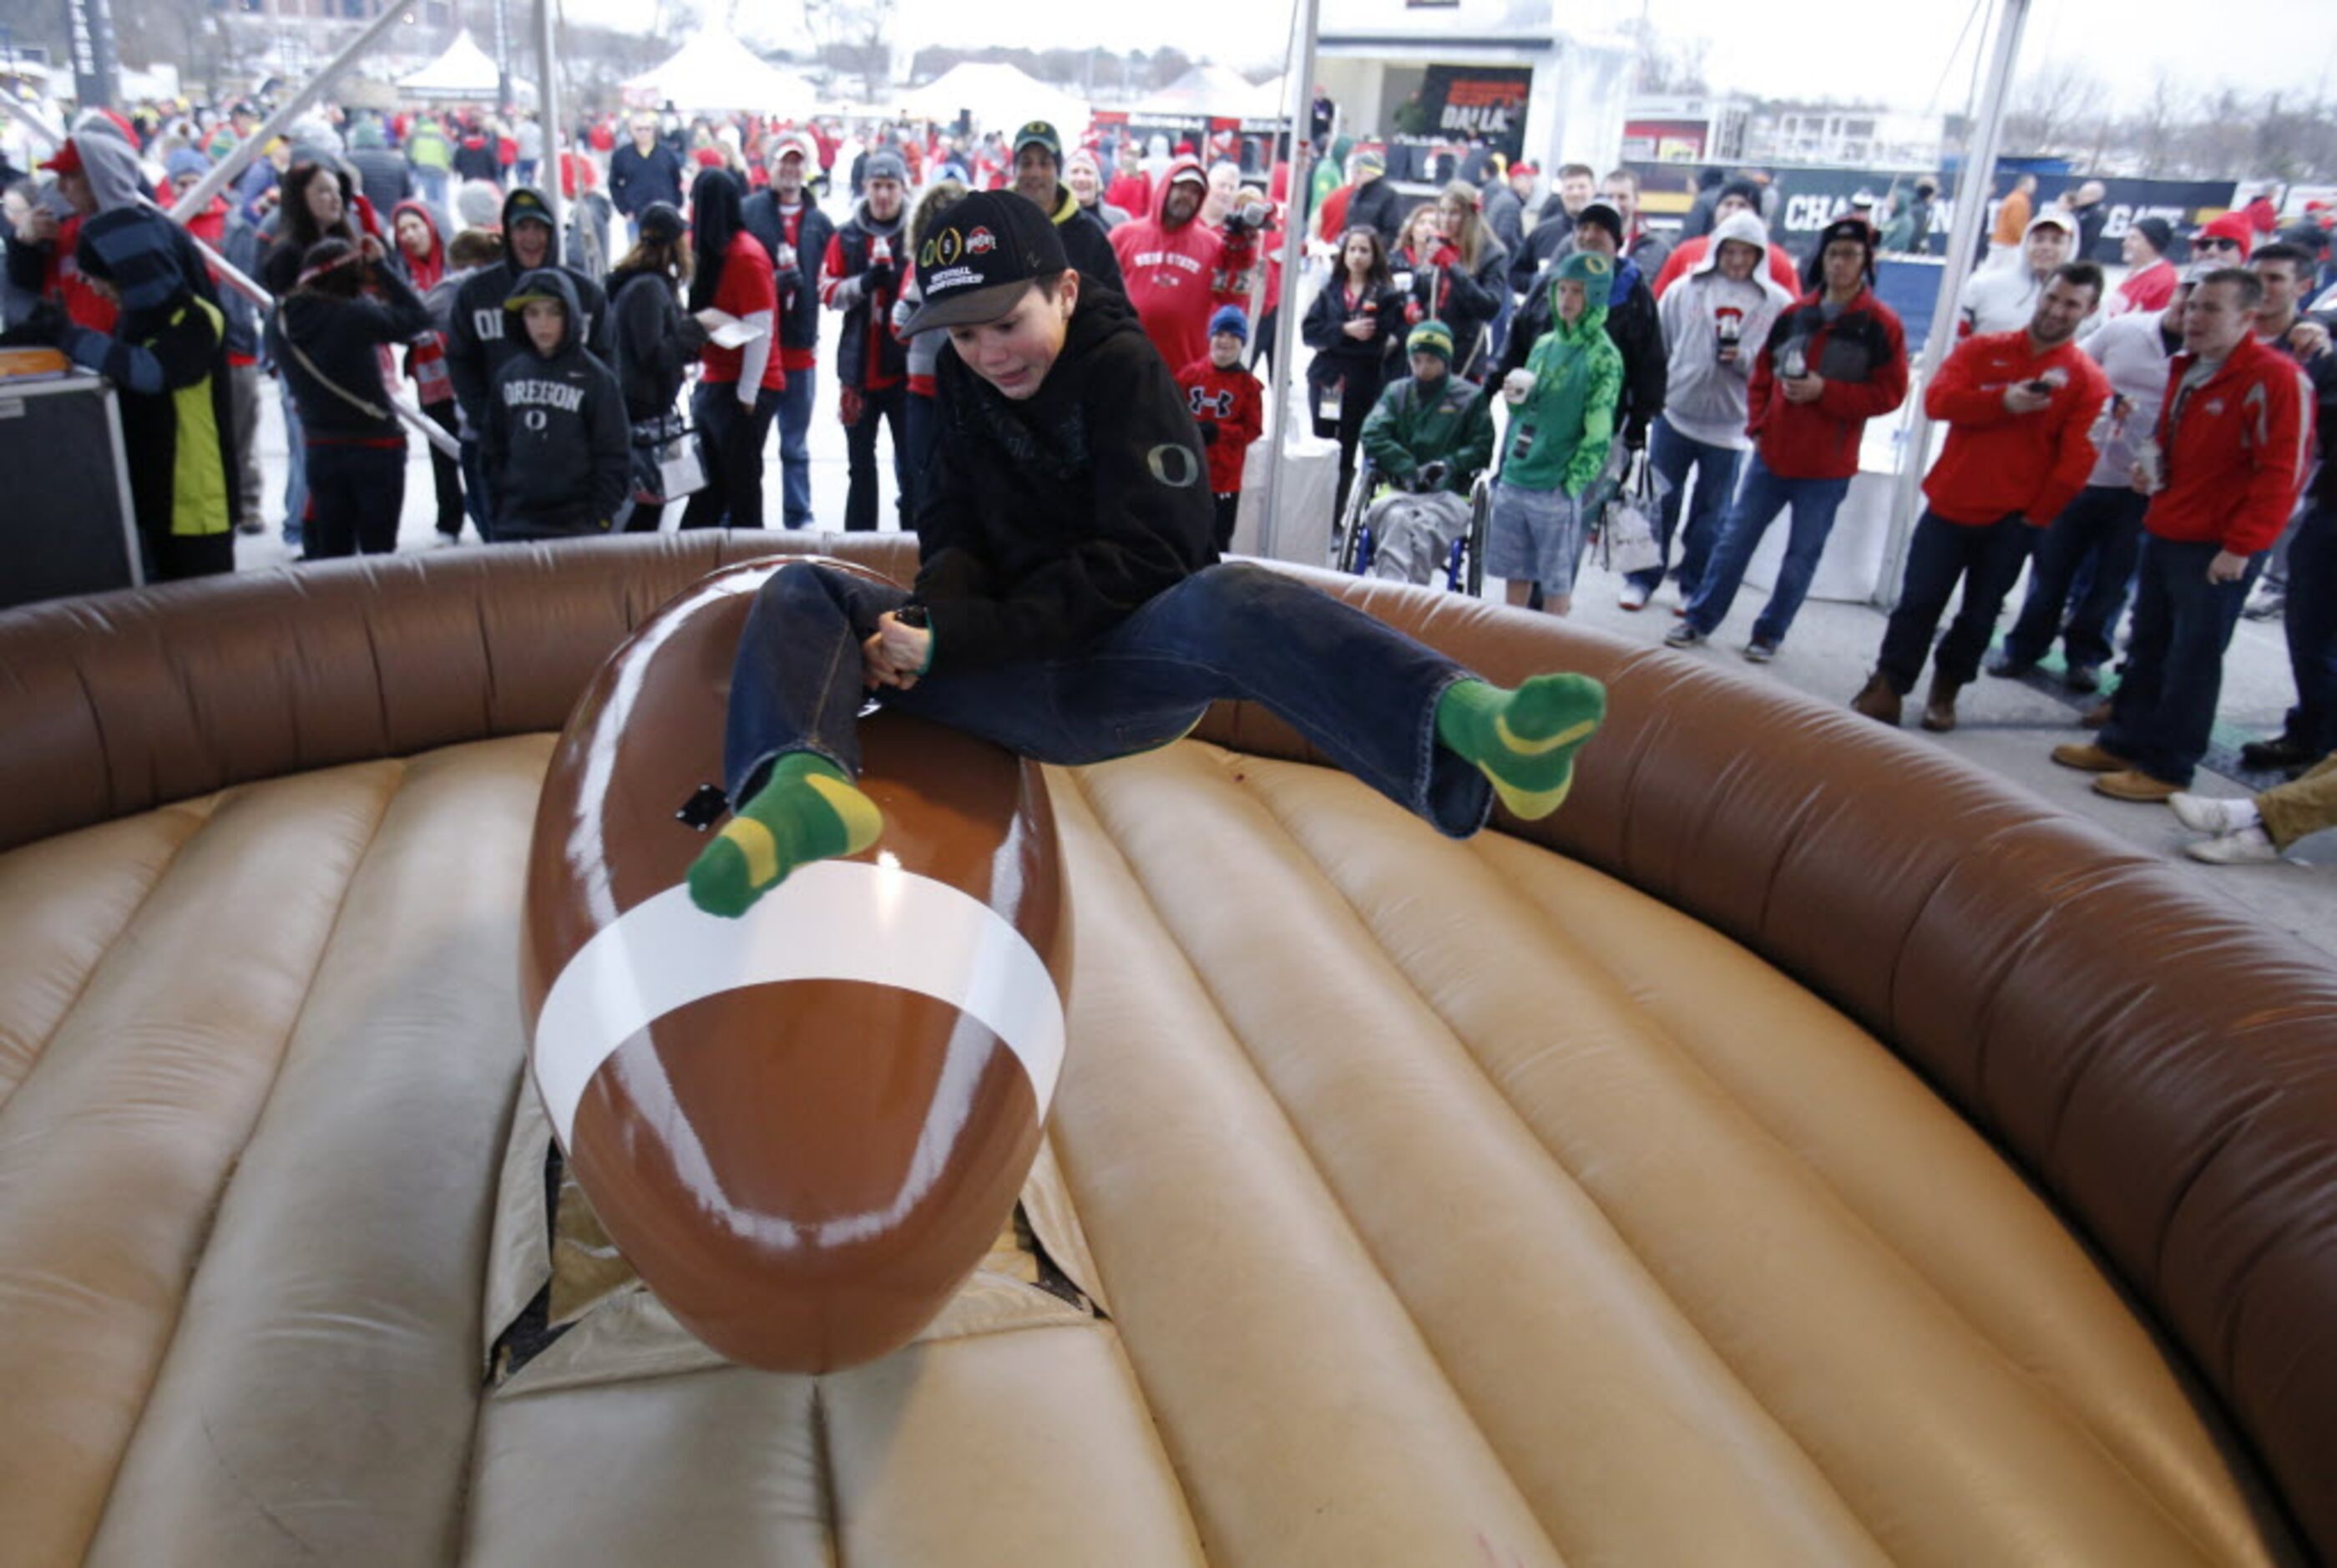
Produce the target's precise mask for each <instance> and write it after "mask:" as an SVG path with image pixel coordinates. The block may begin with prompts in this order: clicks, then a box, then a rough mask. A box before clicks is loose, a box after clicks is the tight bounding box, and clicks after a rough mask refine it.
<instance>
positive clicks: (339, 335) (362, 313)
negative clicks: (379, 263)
mask: <svg viewBox="0 0 2337 1568" xmlns="http://www.w3.org/2000/svg"><path fill="white" fill-rule="evenodd" d="M367 275H368V277H369V278H371V279H373V280H374V282H375V283H376V285H377V286H378V287H379V288H380V289H381V291H382V295H383V298H382V299H367V298H365V297H364V296H363V295H360V296H358V297H357V299H332V298H330V297H329V296H327V295H322V294H313V293H303V292H300V291H299V290H297V289H296V290H294V291H293V292H292V293H290V294H288V295H286V296H285V297H284V300H283V303H282V304H280V305H279V306H278V307H277V309H276V314H275V315H273V316H271V317H269V320H268V357H269V359H270V360H272V361H273V362H274V363H275V366H276V368H277V373H278V374H279V375H280V376H282V377H284V378H285V385H287V386H288V387H291V388H292V401H293V404H294V406H295V407H298V409H299V410H300V434H301V436H303V437H304V438H308V439H316V438H319V437H324V436H333V437H337V438H341V439H369V440H386V439H391V438H396V439H400V440H402V439H404V438H405V435H406V426H403V425H401V424H399V423H398V419H397V416H396V414H395V413H393V412H391V410H390V407H389V393H388V391H387V389H386V388H385V387H383V386H382V381H381V355H380V353H379V352H378V351H377V350H378V349H379V348H380V346H381V345H382V344H385V343H411V342H413V341H414V339H415V338H418V337H420V336H421V335H422V334H423V333H425V332H427V331H429V330H430V310H429V308H428V307H427V306H425V305H424V304H423V303H422V298H421V296H420V295H418V294H416V293H415V291H414V286H413V285H412V284H410V283H408V282H407V281H406V279H405V276H404V275H403V274H402V273H400V272H399V271H398V270H396V268H394V267H375V268H369V269H367ZM294 348H298V350H299V352H298V353H297V354H296V353H294V352H292V350H293V349H294ZM304 357H305V358H306V360H307V363H306V364H303V363H302V359H303V358H304ZM310 366H314V367H315V369H313V370H312V369H310V368H309V367H310ZM327 382H330V383H331V385H330V386H328V385H327V384H326V383H327ZM334 387H339V388H340V391H338V392H337V391H335V390H333V388H334ZM343 393H346V394H347V397H344V396H343V395H342V394H343ZM350 397H355V398H357V400H358V401H359V402H362V403H367V404H370V405H372V407H374V408H375V409H376V411H377V413H378V415H379V417H375V416H374V415H370V414H367V413H366V412H365V411H364V410H363V409H360V408H358V407H357V405H356V404H354V403H351V402H350V401H349V398H350Z"/></svg>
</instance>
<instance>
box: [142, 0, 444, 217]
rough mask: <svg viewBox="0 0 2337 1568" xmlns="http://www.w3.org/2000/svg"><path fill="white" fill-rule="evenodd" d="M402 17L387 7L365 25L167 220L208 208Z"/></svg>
mask: <svg viewBox="0 0 2337 1568" xmlns="http://www.w3.org/2000/svg"><path fill="white" fill-rule="evenodd" d="M405 16H406V7H405V6H404V5H391V6H388V7H387V8H386V9H385V10H384V11H383V12H382V14H381V15H378V16H376V17H375V18H374V19H373V21H372V22H371V23H369V24H367V27H366V30H365V31H364V32H362V33H360V34H357V36H356V37H354V38H352V39H350V40H349V42H348V44H347V46H346V47H344V48H343V49H342V50H341V52H340V53H339V54H336V55H334V56H333V57H332V58H331V59H330V60H328V61H327V62H325V68H324V69H323V70H322V71H319V72H318V73H317V74H316V75H315V76H314V77H313V78H312V79H311V80H310V81H309V83H308V85H307V86H306V87H303V88H301V89H300V91H298V93H294V94H292V96H291V97H289V98H287V99H286V100H285V101H284V102H283V103H279V104H278V105H277V106H276V113H273V114H270V115H269V117H268V118H267V119H265V120H263V121H261V122H259V130H257V131H254V132H252V133H251V134H250V135H249V136H247V137H245V138H244V139H243V140H242V142H240V143H238V144H237V145H236V146H235V148H234V149H233V150H232V151H230V152H229V153H228V155H227V156H226V157H224V158H222V159H220V161H219V162H217V163H215V164H213V165H211V168H210V172H209V173H207V174H205V175H204V176H203V177H202V178H201V179H200V180H198V181H195V182H194V184H193V185H191V186H190V187H189V188H188V191H187V193H186V194H185V195H183V196H181V197H180V198H179V199H178V201H175V202H173V203H171V217H173V218H175V219H177V220H179V221H180V222H181V223H184V222H185V221H187V220H188V219H190V218H192V217H193V216H194V215H195V214H196V213H198V212H200V211H203V210H204V209H205V208H207V207H209V206H210V204H211V198H212V197H214V196H216V195H218V194H219V193H220V191H224V190H225V189H227V185H228V181H231V180H233V179H234V178H235V177H236V176H237V175H239V174H240V173H242V172H243V171H244V170H245V169H246V168H247V167H249V164H250V162H251V161H252V160H253V159H254V158H257V157H259V150H260V149H261V148H263V147H265V146H267V145H268V144H269V142H272V141H274V140H275V139H276V137H277V136H278V135H279V134H281V133H282V132H283V130H284V127H285V126H287V125H289V124H290V123H291V122H293V121H294V120H296V119H298V117H299V116H300V115H301V114H302V113H305V112H307V110H308V106H309V105H310V104H312V103H315V102H316V101H317V100H318V98H320V97H322V96H323V95H324V92H325V89H326V88H328V87H329V86H331V85H332V84H333V82H334V80H335V79H336V78H337V77H338V76H339V75H340V74H341V73H342V72H344V71H346V70H347V69H348V68H349V67H350V66H351V65H354V64H357V56H359V55H360V54H364V53H365V52H366V51H367V50H368V49H370V48H372V47H373V45H374V43H375V41H376V39H378V38H380V36H381V35H382V34H385V33H386V32H388V31H389V30H390V29H391V28H392V27H395V26H396V25H398V23H399V22H401V21H403V20H404V19H405Z"/></svg>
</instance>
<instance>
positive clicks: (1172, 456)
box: [1144, 442, 1201, 490]
mask: <svg viewBox="0 0 2337 1568" xmlns="http://www.w3.org/2000/svg"><path fill="white" fill-rule="evenodd" d="M1144 466H1146V467H1148V468H1149V469H1151V470H1152V476H1153V477H1154V478H1155V479H1158V480H1159V481H1160V483H1162V484H1163V485H1168V486H1169V488H1171V489H1174V490H1182V489H1184V488H1185V487H1186V486H1187V485H1190V484H1192V483H1194V482H1195V481H1196V480H1198V479H1199V478H1200V476H1201V460H1200V459H1199V458H1198V457H1196V456H1193V452H1192V448H1191V447H1189V446H1172V445H1169V444H1168V443H1165V442H1164V443H1163V444H1161V445H1160V446H1155V447H1154V448H1153V449H1152V450H1151V451H1149V452H1147V453H1146V454H1145V455H1144Z"/></svg>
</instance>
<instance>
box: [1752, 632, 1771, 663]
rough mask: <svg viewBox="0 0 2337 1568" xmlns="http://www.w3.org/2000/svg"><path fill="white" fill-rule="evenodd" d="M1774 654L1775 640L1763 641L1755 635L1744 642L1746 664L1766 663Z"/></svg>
mask: <svg viewBox="0 0 2337 1568" xmlns="http://www.w3.org/2000/svg"><path fill="white" fill-rule="evenodd" d="M1776 656H1777V645H1776V644H1775V642H1763V641H1762V640H1761V639H1760V638H1758V637H1755V638H1754V639H1753V641H1752V642H1747V643H1746V644H1745V662H1746V663H1747V664H1766V663H1767V662H1769V661H1770V660H1772V659H1775V657H1776Z"/></svg>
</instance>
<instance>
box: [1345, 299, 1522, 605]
mask: <svg viewBox="0 0 2337 1568" xmlns="http://www.w3.org/2000/svg"><path fill="white" fill-rule="evenodd" d="M1404 348H1405V351H1406V353H1407V354H1408V355H1409V357H1410V358H1411V361H1412V374H1411V375H1410V376H1407V377H1404V378H1403V379H1402V380H1400V381H1396V382H1393V383H1392V384H1390V386H1389V387H1388V388H1387V389H1386V390H1385V391H1384V392H1382V393H1381V394H1380V397H1379V401H1378V402H1377V403H1375V404H1374V405H1373V407H1372V411H1371V414H1370V415H1369V417H1366V418H1365V419H1364V429H1363V436H1362V443H1363V448H1364V458H1365V460H1366V461H1367V462H1368V463H1369V464H1370V469H1369V473H1370V475H1371V478H1372V480H1373V481H1374V483H1375V484H1377V485H1381V486H1384V493H1383V494H1381V495H1378V496H1376V497H1375V498H1374V500H1373V501H1372V503H1371V505H1370V509H1369V510H1368V511H1367V512H1365V513H1364V528H1365V529H1367V530H1368V531H1369V536H1370V539H1371V550H1370V553H1369V558H1368V560H1367V561H1365V562H1364V564H1363V565H1362V566H1361V568H1360V569H1361V570H1362V571H1363V572H1364V574H1365V575H1367V576H1373V577H1394V578H1399V579H1402V580H1403V581H1406V582H1412V583H1426V582H1427V581H1429V579H1430V578H1432V577H1433V576H1434V575H1435V574H1436V573H1437V572H1438V571H1440V570H1442V568H1443V566H1444V564H1445V563H1446V561H1447V560H1449V559H1450V558H1451V556H1452V544H1453V541H1455V540H1456V539H1459V538H1461V537H1462V535H1464V534H1467V533H1468V531H1469V523H1470V490H1471V488H1472V485H1474V484H1475V483H1476V479H1477V475H1479V474H1481V472H1483V471H1484V468H1485V466H1486V465H1487V464H1488V463H1490V462H1491V461H1492V457H1493V415H1492V405H1491V402H1490V401H1489V400H1488V399H1486V398H1485V397H1483V396H1482V395H1481V391H1480V389H1479V388H1478V387H1477V384H1476V383H1475V382H1473V381H1464V380H1462V378H1461V377H1458V376H1455V375H1453V374H1452V331H1451V329H1450V328H1447V327H1446V326H1445V325H1444V323H1442V321H1436V320H1429V321H1423V322H1422V323H1420V325H1418V326H1417V327H1414V328H1413V329H1412V332H1411V335H1410V336H1408V337H1407V338H1405V339H1404Z"/></svg>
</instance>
